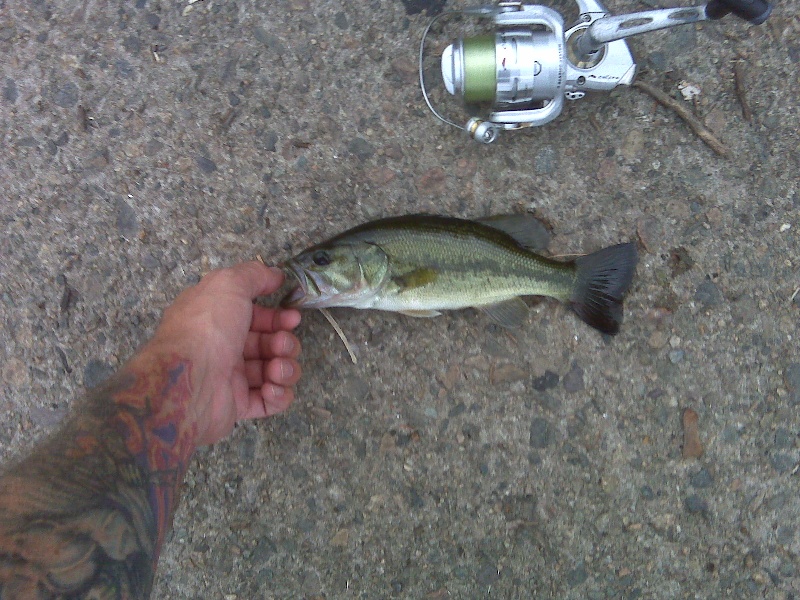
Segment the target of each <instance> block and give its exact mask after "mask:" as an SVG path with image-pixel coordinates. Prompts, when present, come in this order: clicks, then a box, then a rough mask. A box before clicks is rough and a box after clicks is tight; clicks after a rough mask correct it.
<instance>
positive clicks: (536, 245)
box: [476, 213, 550, 250]
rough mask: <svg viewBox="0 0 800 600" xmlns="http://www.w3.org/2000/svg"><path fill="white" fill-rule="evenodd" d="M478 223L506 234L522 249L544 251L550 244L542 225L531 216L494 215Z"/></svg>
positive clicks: (545, 229)
mask: <svg viewBox="0 0 800 600" xmlns="http://www.w3.org/2000/svg"><path fill="white" fill-rule="evenodd" d="M476 221H477V222H478V223H481V224H482V225H487V226H489V227H492V228H493V229H498V230H500V231H502V232H503V233H507V234H508V235H510V236H511V237H512V238H514V240H515V241H516V242H517V243H518V244H519V245H520V246H523V247H524V248H528V249H529V250H544V249H546V248H547V246H548V245H549V244H550V232H549V231H548V230H547V227H545V226H544V224H543V223H542V222H541V221H540V220H539V219H537V218H536V217H534V216H533V215H531V214H528V213H525V214H520V215H514V214H511V215H495V216H492V217H485V218H483V219H476Z"/></svg>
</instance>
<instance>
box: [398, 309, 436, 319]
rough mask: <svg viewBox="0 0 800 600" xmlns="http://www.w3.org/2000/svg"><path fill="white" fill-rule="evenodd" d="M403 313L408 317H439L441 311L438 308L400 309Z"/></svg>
mask: <svg viewBox="0 0 800 600" xmlns="http://www.w3.org/2000/svg"><path fill="white" fill-rule="evenodd" d="M398 312H399V313H400V314H401V315H406V316H407V317H421V318H427V317H438V316H439V315H440V314H442V313H440V312H439V311H438V310H400V311H398Z"/></svg>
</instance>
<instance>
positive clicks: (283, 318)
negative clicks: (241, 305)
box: [250, 304, 300, 333]
mask: <svg viewBox="0 0 800 600" xmlns="http://www.w3.org/2000/svg"><path fill="white" fill-rule="evenodd" d="M299 324H300V311H298V310H296V309H294V308H264V307H263V306H258V305H257V304H256V305H254V306H253V321H252V324H251V325H250V329H251V330H253V331H263V332H266V333H269V332H272V331H280V330H281V329H287V330H288V329H294V328H295V327H297V326H298V325H299Z"/></svg>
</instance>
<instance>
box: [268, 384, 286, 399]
mask: <svg viewBox="0 0 800 600" xmlns="http://www.w3.org/2000/svg"><path fill="white" fill-rule="evenodd" d="M270 387H271V388H272V396H273V397H274V398H280V397H281V396H283V394H284V393H286V390H284V389H283V387H281V386H279V385H273V386H270Z"/></svg>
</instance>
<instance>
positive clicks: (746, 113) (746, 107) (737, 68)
mask: <svg viewBox="0 0 800 600" xmlns="http://www.w3.org/2000/svg"><path fill="white" fill-rule="evenodd" d="M733 78H734V81H735V83H736V98H737V99H738V100H739V104H741V105H742V118H743V119H744V120H745V121H747V122H748V123H749V122H750V121H752V120H753V111H751V110H750V104H748V102H747V91H746V90H745V89H744V63H743V62H742V61H740V60H737V61H734V63H733Z"/></svg>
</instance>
